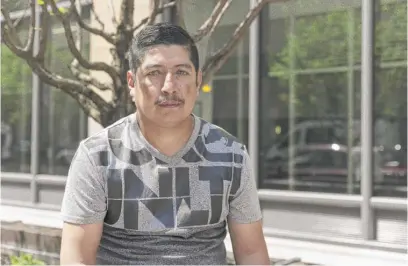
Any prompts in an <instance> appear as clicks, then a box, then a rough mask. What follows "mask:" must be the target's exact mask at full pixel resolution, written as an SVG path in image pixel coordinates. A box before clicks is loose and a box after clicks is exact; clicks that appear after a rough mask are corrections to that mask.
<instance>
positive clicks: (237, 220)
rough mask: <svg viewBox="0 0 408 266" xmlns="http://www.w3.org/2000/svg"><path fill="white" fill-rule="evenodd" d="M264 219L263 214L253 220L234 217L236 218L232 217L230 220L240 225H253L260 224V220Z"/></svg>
mask: <svg viewBox="0 0 408 266" xmlns="http://www.w3.org/2000/svg"><path fill="white" fill-rule="evenodd" d="M262 218H263V216H262V214H259V215H257V216H255V217H254V218H252V219H242V218H239V217H234V216H231V218H230V219H231V220H233V221H234V222H236V223H239V224H251V223H255V222H259V221H260V220H262Z"/></svg>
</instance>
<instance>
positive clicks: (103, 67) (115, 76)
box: [45, 0, 120, 87]
mask: <svg viewBox="0 0 408 266" xmlns="http://www.w3.org/2000/svg"><path fill="white" fill-rule="evenodd" d="M45 1H46V2H47V3H48V4H49V5H50V6H51V8H52V11H53V12H54V13H55V15H56V16H57V18H58V19H59V20H60V21H61V23H62V25H63V26H64V31H65V37H66V40H67V43H68V48H69V50H70V51H71V53H72V54H73V55H74V57H75V58H76V59H77V60H78V62H79V64H80V65H81V66H82V67H84V68H86V69H89V70H97V71H105V72H106V73H108V74H109V76H110V77H111V78H112V80H113V84H115V87H116V85H117V84H118V82H117V81H118V80H120V76H119V73H118V71H117V70H116V69H115V68H114V67H112V66H110V65H108V64H106V63H104V62H92V63H91V62H89V61H88V60H86V59H85V58H84V57H83V56H82V54H81V53H80V51H79V50H78V48H77V47H76V45H75V42H74V36H73V33H72V29H71V24H70V21H69V20H68V16H67V15H65V14H62V13H61V12H60V11H59V10H58V7H57V4H56V3H55V2H54V0H45ZM72 1H74V0H72ZM70 10H76V7H75V6H71V7H70ZM69 13H71V12H68V15H69Z"/></svg>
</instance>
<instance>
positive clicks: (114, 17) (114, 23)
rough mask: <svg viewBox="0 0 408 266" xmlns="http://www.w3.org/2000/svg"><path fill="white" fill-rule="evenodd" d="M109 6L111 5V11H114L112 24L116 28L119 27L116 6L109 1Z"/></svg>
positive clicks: (111, 0)
mask: <svg viewBox="0 0 408 266" xmlns="http://www.w3.org/2000/svg"><path fill="white" fill-rule="evenodd" d="M108 5H109V9H110V10H112V23H113V25H114V26H117V25H118V21H117V20H116V12H115V6H114V5H113V0H109V2H108Z"/></svg>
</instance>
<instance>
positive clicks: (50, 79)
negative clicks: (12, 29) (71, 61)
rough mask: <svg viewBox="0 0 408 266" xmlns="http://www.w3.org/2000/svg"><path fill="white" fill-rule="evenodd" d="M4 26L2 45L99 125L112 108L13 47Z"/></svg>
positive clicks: (74, 82) (27, 53) (94, 95)
mask: <svg viewBox="0 0 408 266" xmlns="http://www.w3.org/2000/svg"><path fill="white" fill-rule="evenodd" d="M4 28H5V26H3V25H2V34H1V37H2V40H3V42H4V44H5V45H6V46H7V47H8V48H9V49H10V50H11V51H12V52H13V53H15V54H16V55H17V56H19V57H20V58H22V59H24V60H25V61H26V62H27V64H28V65H29V66H30V68H31V69H32V71H33V72H35V73H36V74H37V75H38V76H39V78H40V79H41V80H42V81H43V82H45V83H46V84H49V85H51V86H54V87H55V88H59V89H61V90H62V91H64V92H65V93H67V94H68V95H70V96H71V97H73V98H74V99H75V100H76V101H77V102H78V103H80V105H81V107H82V108H83V109H84V111H85V113H86V114H87V115H89V116H91V117H92V118H94V119H95V120H96V121H97V122H99V123H101V122H102V120H101V115H102V114H103V113H104V112H109V111H110V110H111V109H112V108H113V106H112V105H111V104H109V103H107V102H106V101H105V100H104V99H103V98H102V97H101V96H99V95H98V94H97V93H95V92H94V91H92V90H91V89H90V88H89V87H87V86H85V85H83V84H81V82H79V81H77V80H71V79H66V78H63V77H61V76H59V75H57V74H54V73H51V72H50V71H49V70H48V69H47V68H45V66H44V64H43V62H40V61H39V60H38V59H37V58H35V57H34V56H33V55H32V54H31V53H29V52H26V51H22V50H21V49H18V48H17V47H15V46H14V44H13V43H12V42H10V41H11V40H10V36H9V35H7V32H6V31H7V30H5V29H4Z"/></svg>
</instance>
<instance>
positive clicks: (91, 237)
mask: <svg viewBox="0 0 408 266" xmlns="http://www.w3.org/2000/svg"><path fill="white" fill-rule="evenodd" d="M102 230H103V223H96V224H83V225H81V224H71V223H67V222H64V225H63V228H62V240H61V254H60V255H61V256H60V257H61V264H78V263H83V264H87V265H89V264H95V262H96V261H95V260H96V252H97V250H98V246H99V242H100V239H101V236H102Z"/></svg>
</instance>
